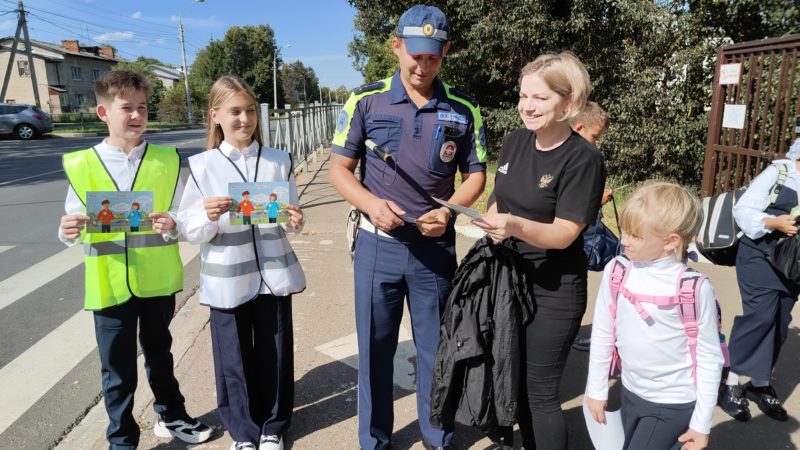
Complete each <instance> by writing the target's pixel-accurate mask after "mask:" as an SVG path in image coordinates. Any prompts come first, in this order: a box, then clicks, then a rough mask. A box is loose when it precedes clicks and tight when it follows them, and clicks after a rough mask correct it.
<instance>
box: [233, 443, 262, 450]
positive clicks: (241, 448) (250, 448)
mask: <svg viewBox="0 0 800 450" xmlns="http://www.w3.org/2000/svg"><path fill="white" fill-rule="evenodd" d="M230 450H256V446H255V445H253V444H251V443H249V442H234V443H233V444H231V448H230Z"/></svg>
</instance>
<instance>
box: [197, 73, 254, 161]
mask: <svg viewBox="0 0 800 450" xmlns="http://www.w3.org/2000/svg"><path fill="white" fill-rule="evenodd" d="M236 94H245V95H247V96H248V97H250V100H252V101H253V106H256V107H257V106H258V102H257V101H256V94H255V93H253V90H252V89H250V86H248V85H247V83H245V81H244V80H242V79H241V78H239V77H237V76H235V75H225V76H223V77H221V78H220V79H218V80H217V81H215V82H214V85H213V86H211V91H210V92H209V93H208V127H207V134H208V139H207V141H206V149H207V150H211V149H214V148H218V147H219V145H220V144H221V143H222V141H223V140H225V133H224V132H223V131H222V127H219V126H217V124H215V123H214V121H213V120H211V110H212V109H219V108H220V107H222V105H224V104H225V102H227V101H228V100H230V99H231V97H233V96H234V95H236ZM257 110H258V108H256V111H257ZM253 139H255V140H256V141H258V145H264V143H263V142H262V141H261V115H260V114H258V113H257V112H256V128H255V130H254V131H253Z"/></svg>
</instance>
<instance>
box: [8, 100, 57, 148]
mask: <svg viewBox="0 0 800 450" xmlns="http://www.w3.org/2000/svg"><path fill="white" fill-rule="evenodd" d="M51 131H53V121H52V120H51V119H50V115H49V114H47V113H46V112H44V111H42V110H41V108H39V107H38V106H35V105H16V104H9V103H0V134H12V133H13V134H14V136H16V137H17V138H19V139H23V140H28V139H33V138H35V137H38V136H41V135H42V133H49V132H51Z"/></svg>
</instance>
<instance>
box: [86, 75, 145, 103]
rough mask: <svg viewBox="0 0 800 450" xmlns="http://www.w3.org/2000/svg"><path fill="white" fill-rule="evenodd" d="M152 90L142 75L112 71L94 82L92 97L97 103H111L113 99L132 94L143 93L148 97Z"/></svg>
mask: <svg viewBox="0 0 800 450" xmlns="http://www.w3.org/2000/svg"><path fill="white" fill-rule="evenodd" d="M152 90H153V89H152V87H150V82H149V81H148V80H147V78H146V77H145V76H144V75H142V74H139V73H137V72H133V71H131V70H112V71H111V72H106V73H104V74H103V76H101V77H100V78H98V79H97V81H95V82H94V95H95V97H97V102H98V103H101V102H112V101H114V97H116V96H118V95H123V94H129V93H132V92H144V94H145V95H146V96H150V93H151V92H152Z"/></svg>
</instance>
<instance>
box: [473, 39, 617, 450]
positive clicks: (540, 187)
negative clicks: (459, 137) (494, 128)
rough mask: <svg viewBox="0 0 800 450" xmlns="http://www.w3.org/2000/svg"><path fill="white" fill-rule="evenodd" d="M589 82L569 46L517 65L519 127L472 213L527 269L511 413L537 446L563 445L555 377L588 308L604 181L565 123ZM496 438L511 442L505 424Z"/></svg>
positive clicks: (593, 157)
mask: <svg viewBox="0 0 800 450" xmlns="http://www.w3.org/2000/svg"><path fill="white" fill-rule="evenodd" d="M590 90H591V85H590V81H589V75H588V73H587V72H586V69H585V68H584V66H583V64H581V62H580V61H579V60H578V59H577V58H576V57H575V55H573V54H571V53H560V54H546V55H542V56H539V57H538V58H536V59H535V60H534V61H533V62H531V63H529V64H528V65H526V66H525V67H524V68H523V69H522V74H521V76H520V89H519V104H518V106H517V110H518V111H519V115H520V118H521V119H522V122H523V124H524V125H525V128H521V129H518V130H515V131H513V132H511V133H510V134H509V135H508V136H506V138H505V140H504V142H503V148H502V151H501V153H500V158H499V161H498V164H497V175H496V179H495V189H494V192H493V193H492V195H491V197H490V199H489V210H488V212H487V214H486V216H485V217H484V219H482V220H478V221H476V225H478V226H479V227H481V228H482V229H483V230H484V231H485V232H486V233H487V234H488V235H489V236H490V237H491V238H492V239H494V241H495V242H501V241H503V240H505V239H512V240H514V241H516V242H515V243H516V246H517V248H518V251H519V252H520V254H521V255H522V256H523V257H524V259H525V261H526V270H527V271H529V280H530V282H531V286H530V288H531V291H532V292H533V293H534V298H533V303H534V305H535V317H534V319H533V320H532V321H531V322H530V323H528V324H526V325H525V329H524V330H523V331H524V337H525V338H524V340H523V342H524V344H525V350H524V352H525V355H524V356H525V365H524V367H523V370H525V374H524V377H523V379H524V380H525V383H524V384H525V385H524V386H523V388H524V389H521V391H523V392H525V393H526V394H527V399H523V401H521V402H520V410H519V413H518V421H519V424H520V429H521V431H522V438H523V439H522V440H523V445H524V446H525V447H526V448H536V449H538V450H564V449H566V448H567V429H566V423H565V420H564V416H563V412H562V410H561V401H560V399H559V386H560V383H561V376H562V375H563V373H564V366H565V364H566V361H567V356H568V354H569V351H570V346H571V345H572V342H573V341H574V339H575V336H576V334H577V332H578V328H579V327H580V323H581V318H582V317H583V313H584V312H585V310H586V264H587V261H586V254H585V253H584V251H583V238H582V237H581V231H583V229H584V228H585V226H586V224H587V223H590V222H592V221H593V220H594V219H595V218H596V217H597V211H598V209H599V207H600V199H601V196H602V194H603V186H604V183H605V175H604V171H603V157H602V155H601V154H600V152H598V151H597V149H596V148H595V147H594V145H592V144H590V143H589V142H587V141H586V140H585V139H583V138H582V137H580V136H579V135H578V134H577V133H575V132H573V131H572V129H571V128H570V125H569V119H570V118H572V117H574V116H575V115H577V114H578V112H579V111H580V110H581V109H582V108H583V107H584V106H585V104H586V99H587V97H588V96H589V92H590ZM524 400H527V401H524ZM509 431H510V430H509ZM504 438H505V439H504V441H505V444H507V445H510V444H511V442H510V433H505V436H504Z"/></svg>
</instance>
